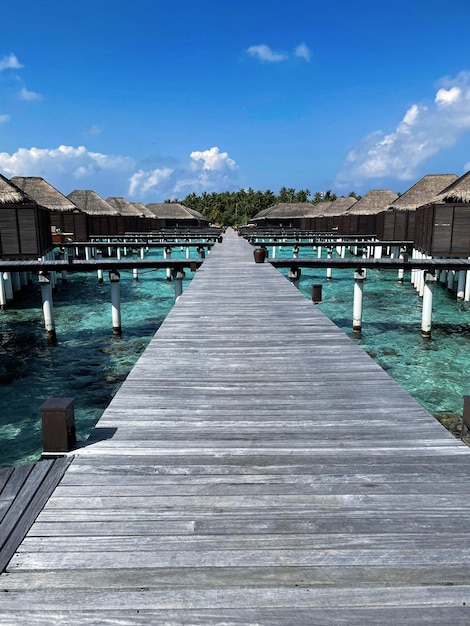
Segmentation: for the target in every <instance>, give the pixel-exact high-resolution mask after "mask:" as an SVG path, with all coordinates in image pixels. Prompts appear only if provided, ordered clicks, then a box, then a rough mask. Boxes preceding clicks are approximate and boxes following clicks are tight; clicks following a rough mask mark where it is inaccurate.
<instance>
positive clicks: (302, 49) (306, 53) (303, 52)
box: [294, 43, 312, 63]
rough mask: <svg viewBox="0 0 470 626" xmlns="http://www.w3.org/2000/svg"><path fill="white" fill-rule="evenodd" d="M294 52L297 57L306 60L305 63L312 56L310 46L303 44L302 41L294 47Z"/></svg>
mask: <svg viewBox="0 0 470 626" xmlns="http://www.w3.org/2000/svg"><path fill="white" fill-rule="evenodd" d="M294 54H295V56H296V57H299V58H300V59H304V61H307V63H308V62H309V61H310V59H311V57H312V53H311V52H310V48H309V47H308V46H307V45H305V44H304V43H301V44H300V45H299V46H297V47H296V48H295V49H294Z"/></svg>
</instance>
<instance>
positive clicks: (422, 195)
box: [377, 174, 457, 241]
mask: <svg viewBox="0 0 470 626" xmlns="http://www.w3.org/2000/svg"><path fill="white" fill-rule="evenodd" d="M456 178H457V176H456V175H455V174H427V175H426V176H423V178H421V179H420V180H419V181H418V182H417V183H415V184H414V185H412V186H411V187H410V188H409V189H407V191H405V192H404V193H403V194H402V195H401V196H398V198H396V200H394V201H393V202H391V203H390V205H389V206H388V207H387V209H386V210H385V211H382V212H381V213H378V214H377V237H378V239H382V240H388V241H392V240H395V241H413V239H414V235H415V217H416V209H417V208H418V207H420V206H423V205H424V204H427V203H429V202H431V200H432V199H433V198H434V197H435V196H436V195H437V194H438V193H439V192H440V191H442V190H443V189H445V188H446V187H447V186H448V185H449V184H450V183H452V182H453V181H454V180H455V179H456Z"/></svg>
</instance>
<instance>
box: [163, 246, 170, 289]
mask: <svg viewBox="0 0 470 626" xmlns="http://www.w3.org/2000/svg"><path fill="white" fill-rule="evenodd" d="M171 253H172V250H171V248H170V246H166V248H165V249H164V250H163V258H164V259H171ZM166 279H167V281H170V280H171V267H167V268H166Z"/></svg>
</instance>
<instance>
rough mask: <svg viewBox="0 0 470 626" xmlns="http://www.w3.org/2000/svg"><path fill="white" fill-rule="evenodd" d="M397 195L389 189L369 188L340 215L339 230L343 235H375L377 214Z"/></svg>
mask: <svg viewBox="0 0 470 626" xmlns="http://www.w3.org/2000/svg"><path fill="white" fill-rule="evenodd" d="M397 197H398V196H397V194H396V193H393V191H390V189H371V190H370V191H368V192H367V193H366V194H365V195H364V196H362V198H360V199H359V200H358V201H357V202H355V203H354V204H353V205H352V206H351V207H350V208H349V209H348V210H347V211H346V212H345V213H344V214H343V215H342V216H341V217H342V220H341V227H340V232H341V233H342V234H343V235H375V234H376V233H377V214H378V213H380V212H381V211H384V210H385V209H386V207H387V206H388V205H389V204H390V203H391V202H393V201H394V200H395V199H396V198H397Z"/></svg>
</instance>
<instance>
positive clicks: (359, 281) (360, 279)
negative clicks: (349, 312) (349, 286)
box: [353, 269, 364, 333]
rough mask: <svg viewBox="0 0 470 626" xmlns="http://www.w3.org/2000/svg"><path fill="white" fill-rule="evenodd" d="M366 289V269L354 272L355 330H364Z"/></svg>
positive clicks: (356, 331) (357, 331)
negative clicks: (363, 310) (363, 305)
mask: <svg viewBox="0 0 470 626" xmlns="http://www.w3.org/2000/svg"><path fill="white" fill-rule="evenodd" d="M363 290H364V270H362V269H358V270H356V271H355V272H354V306H353V332H354V333H360V332H361V330H362V299H363Z"/></svg>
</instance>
